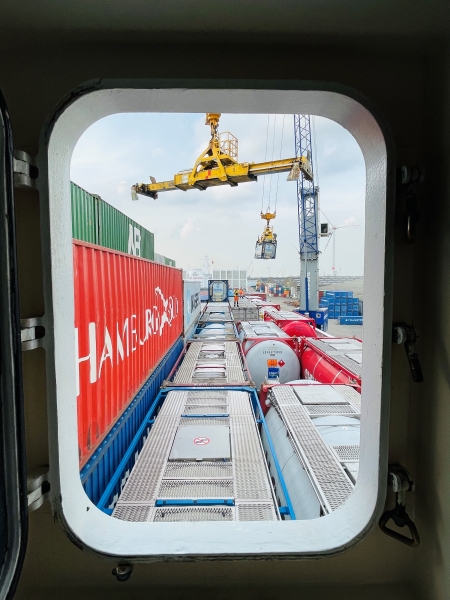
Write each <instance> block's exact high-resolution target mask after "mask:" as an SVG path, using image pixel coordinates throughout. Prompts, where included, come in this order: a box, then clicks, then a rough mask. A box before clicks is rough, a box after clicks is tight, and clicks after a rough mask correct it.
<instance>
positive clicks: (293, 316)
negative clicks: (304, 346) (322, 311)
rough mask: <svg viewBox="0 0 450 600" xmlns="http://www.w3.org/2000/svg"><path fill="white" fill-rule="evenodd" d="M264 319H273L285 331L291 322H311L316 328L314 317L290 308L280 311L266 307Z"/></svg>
mask: <svg viewBox="0 0 450 600" xmlns="http://www.w3.org/2000/svg"><path fill="white" fill-rule="evenodd" d="M264 321H272V322H273V323H275V324H276V325H278V327H281V329H283V331H284V330H285V329H284V328H285V326H286V325H288V324H289V323H309V324H310V325H311V327H312V328H313V329H315V328H316V322H315V321H314V319H313V318H312V317H305V316H304V315H301V314H299V313H296V312H293V311H290V310H280V311H278V310H273V309H270V308H269V309H265V311H264ZM293 335H295V334H293Z"/></svg>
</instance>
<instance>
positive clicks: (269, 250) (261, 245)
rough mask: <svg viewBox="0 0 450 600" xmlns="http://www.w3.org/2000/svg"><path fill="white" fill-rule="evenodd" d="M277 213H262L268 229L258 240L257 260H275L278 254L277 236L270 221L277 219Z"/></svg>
mask: <svg viewBox="0 0 450 600" xmlns="http://www.w3.org/2000/svg"><path fill="white" fill-rule="evenodd" d="M275 217H276V213H269V212H267V213H261V219H265V221H266V227H265V228H264V231H263V233H262V235H261V237H260V238H258V239H257V240H256V246H255V258H257V259H263V260H273V259H274V258H275V257H276V254H277V234H276V233H273V227H272V226H271V225H270V221H271V220H272V219H275Z"/></svg>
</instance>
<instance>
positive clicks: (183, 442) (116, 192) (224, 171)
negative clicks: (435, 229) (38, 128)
mask: <svg viewBox="0 0 450 600" xmlns="http://www.w3.org/2000/svg"><path fill="white" fill-rule="evenodd" d="M280 106H282V107H283V114H280ZM212 110H215V111H216V112H215V113H212V112H210V111H212ZM205 113H206V115H207V116H206V122H207V125H208V128H207V129H205V130H204V132H203V133H204V142H205V143H204V144H203V145H204V146H206V147H207V150H206V151H204V152H203V153H202V154H200V156H197V155H198V151H197V150H196V148H197V145H198V144H200V138H199V135H200V134H199V131H200V129H199V127H200V125H201V124H202V123H201V121H202V120H204V114H205ZM110 115H113V116H110ZM308 115H315V117H312V118H311V117H309V116H308ZM222 122H223V123H224V127H225V126H226V127H227V128H228V125H229V126H230V127H229V128H230V130H232V131H231V133H229V132H226V135H225V136H224V135H223V134H222V132H221V131H219V123H222ZM143 123H146V125H147V126H148V129H149V130H150V131H152V134H151V135H150V137H149V136H147V135H146V136H145V139H146V142H148V140H150V146H147V148H148V153H149V157H153V162H152V167H153V168H156V170H158V172H156V171H154V172H152V175H151V178H150V180H149V181H147V182H144V183H141V182H142V181H145V175H146V174H147V170H146V169H147V162H148V161H147V158H148V157H145V159H144V160H143V158H142V152H143V151H142V150H137V151H136V147H139V139H138V138H139V135H141V133H139V132H141V131H142V130H144V127H143ZM109 124H112V125H109ZM150 124H151V125H152V126H151V127H150V126H149V125H150ZM180 124H181V125H182V127H181V131H182V132H183V133H181V134H180V133H178V134H177V137H176V138H175V136H174V132H175V131H180ZM233 124H234V126H235V127H236V128H238V129H239V128H240V132H239V131H236V129H235V127H234V126H233V127H232V125H233ZM91 126H93V129H92V130H93V131H94V128H97V130H96V134H95V135H94V136H93V137H91V138H89V129H88V128H89V127H91ZM165 126H167V130H165V129H164V127H165ZM158 127H159V129H158ZM114 131H115V132H116V134H115V135H116V137H114V135H113V134H114ZM85 132H86V133H85ZM120 132H122V133H120ZM164 132H166V133H164ZM305 132H306V133H305ZM99 133H100V134H99ZM239 133H240V134H239ZM80 136H81V137H80ZM158 136H159V137H158ZM171 136H172V137H171ZM308 136H309V137H308ZM197 138H198V139H197ZM46 139H48V140H49V141H48V145H47V146H46V148H45V155H46V159H47V162H46V166H47V169H48V189H46V190H41V191H43V192H44V193H48V198H49V213H48V219H47V221H46V223H45V224H44V229H46V234H45V236H44V248H45V251H46V259H47V265H48V270H49V276H50V278H51V282H52V285H51V287H49V288H48V289H49V291H48V292H47V298H46V303H47V315H51V319H52V320H53V325H54V327H53V332H54V335H53V338H52V339H51V341H50V343H49V348H48V351H49V354H50V357H51V359H52V360H49V361H48V362H49V369H50V373H49V374H50V377H49V378H48V380H49V381H50V382H53V383H52V384H50V386H49V394H50V406H51V407H52V408H53V413H52V416H51V431H50V434H51V436H52V441H53V443H52V452H53V456H52V464H53V465H55V467H54V469H53V473H52V502H53V506H54V509H55V510H56V511H57V512H59V513H61V515H62V522H64V526H65V527H67V528H68V529H69V530H70V531H71V535H73V536H75V537H76V538H77V539H79V540H80V543H81V544H84V545H86V546H89V547H90V548H91V549H94V550H96V551H98V552H100V553H102V554H111V548H112V547H113V548H114V554H117V555H120V556H121V557H127V556H130V557H131V556H134V557H136V556H139V557H140V558H145V557H149V558H154V557H157V556H163V555H164V556H171V555H172V556H175V555H178V556H179V555H186V556H188V555H189V556H199V557H201V556H242V555H255V556H263V555H270V556H274V555H283V554H289V555H298V556H301V555H308V556H311V554H315V555H317V556H320V555H327V554H330V553H334V552H337V551H339V550H340V549H343V548H345V547H348V545H349V544H351V543H354V542H355V541H356V540H358V539H360V538H361V537H362V536H363V535H364V534H365V533H366V532H367V531H368V530H369V528H370V527H371V526H372V525H373V523H374V522H375V519H376V517H377V515H378V512H379V511H380V510H381V507H382V506H383V502H384V494H385V479H386V472H385V457H386V454H387V448H386V436H387V422H386V419H387V410H386V407H387V405H388V400H389V399H388V391H387V390H388V377H389V375H388V369H387V365H388V364H389V357H390V339H389V338H390V336H387V337H386V338H385V336H384V331H387V330H388V328H387V324H389V323H390V297H391V280H390V273H391V270H392V269H391V267H392V252H391V251H390V248H391V244H392V236H391V220H392V206H393V203H392V199H391V198H390V196H389V195H390V193H391V192H392V190H390V189H389V186H388V183H389V181H390V180H391V179H390V177H391V170H392V165H391V164H390V160H391V159H390V156H389V154H388V148H389V147H388V142H389V139H388V138H387V137H386V133H385V128H384V125H383V123H382V121H381V120H380V119H379V118H376V117H375V116H374V114H373V113H372V112H371V111H369V110H368V109H367V108H366V107H365V106H364V105H363V104H362V103H360V102H358V101H357V100H355V99H352V98H351V97H350V96H344V95H342V94H338V93H336V92H333V91H331V90H330V91H315V90H308V91H302V90H271V89H266V90H251V89H245V90H243V89H234V90H233V89H223V90H209V89H192V90H186V89H184V90H181V89H137V88H136V89H129V88H123V89H122V88H114V89H96V90H92V91H90V93H88V94H87V93H86V94H84V95H82V96H81V97H78V99H77V100H75V101H71V102H70V103H69V104H67V105H65V106H64V107H63V108H62V109H61V110H60V111H59V112H58V115H57V116H55V118H54V121H53V123H52V128H51V130H50V131H49V135H48V136H46ZM102 140H103V146H102V145H101V141H102ZM230 140H231V141H230ZM78 141H79V143H78V146H77V142H78ZM131 141H133V143H134V146H132V145H130V143H129V142H131ZM193 141H195V145H194V146H193V145H192V142H193ZM269 142H270V143H269ZM208 143H209V145H208ZM95 144H97V145H95ZM200 145H201V144H200ZM119 146H120V147H121V150H120V153H118V152H117V151H116V150H115V149H116V148H118V147H119ZM108 147H109V149H108ZM199 147H200V146H199ZM176 148H178V150H179V152H180V156H181V154H182V155H183V156H182V163H180V164H179V165H178V167H173V163H174V156H175V157H177V153H176ZM111 149H112V150H111ZM133 152H134V153H135V154H136V152H137V156H136V155H135V154H133ZM98 156H101V157H102V159H101V162H102V164H100V163H99V162H98V159H97V158H96V157H98ZM189 156H191V159H190V160H191V168H190V169H185V168H184V167H185V166H186V164H185V162H184V161H186V160H189ZM89 157H91V158H89ZM333 157H334V158H333ZM337 157H339V160H337ZM345 159H347V163H346V160H345ZM180 160H181V158H180ZM333 160H334V163H333ZM240 161H245V162H240ZM97 163H98V164H97ZM167 164H169V172H168V171H167ZM323 165H325V166H324V167H323V168H322V166H323ZM327 165H331V166H329V167H328V166H327ZM333 165H334V166H333ZM319 167H320V169H321V170H320V180H319ZM333 168H334V171H333ZM163 169H165V170H164V172H163ZM170 169H172V171H174V172H173V173H172V172H171V171H170ZM121 171H122V173H123V175H122V173H121ZM69 172H70V175H69ZM139 173H141V176H139ZM131 177H132V178H133V179H132V180H131ZM170 177H171V179H169V178H170ZM71 180H72V181H71ZM136 180H137V182H136ZM349 181H350V182H351V185H349V184H348V182H349ZM99 188H101V189H99ZM88 189H89V191H86V190H88ZM168 191H171V194H168V193H167V192H168ZM181 191H183V194H181ZM184 192H186V193H184ZM131 195H132V197H133V200H136V199H137V198H139V199H140V202H139V203H135V202H132V200H131ZM205 198H206V202H205ZM154 200H157V203H156V204H155V203H154ZM224 206H225V207H226V208H225V209H224ZM148 207H155V208H153V209H152V210H153V216H152V218H149V214H150V213H149V211H148ZM195 215H199V216H198V217H196V216H195ZM261 217H263V219H261ZM168 223H171V227H172V230H171V229H170V227H168ZM152 227H153V228H154V229H155V231H154V233H152V232H151V231H150V230H152ZM253 230H254V232H255V234H256V248H257V249H258V248H259V249H260V250H258V251H255V237H254V234H253V233H252V234H251V235H252V237H250V235H249V232H250V231H252V232H253ZM152 231H153V230H152ZM165 231H166V235H165ZM261 231H262V232H263V233H262V234H261ZM171 236H172V237H171ZM200 238H201V239H202V240H203V242H204V244H206V245H208V246H209V247H208V248H206V249H205V253H206V251H207V252H208V255H213V254H219V256H218V257H217V259H216V257H215V256H214V261H215V260H217V262H219V260H220V264H224V266H225V268H226V267H227V262H228V265H229V268H228V270H223V271H213V270H212V268H211V265H210V264H209V266H208V268H209V269H210V273H213V275H214V273H216V274H217V273H219V274H222V276H223V277H222V278H215V279H214V280H213V281H211V282H210V283H209V287H208V295H209V303H208V304H207V305H206V308H205V305H202V306H200V305H201V303H200V298H201V294H200V285H201V284H200V280H201V279H202V276H201V274H200V275H199V274H198V273H197V275H198V277H197V279H198V290H197V289H195V290H194V287H192V286H193V283H192V282H191V283H190V287H189V286H184V284H183V280H182V270H181V269H184V270H185V271H186V272H189V271H192V269H191V268H190V267H189V264H188V262H191V261H192V263H193V264H194V261H195V255H194V250H193V249H192V248H194V247H195V244H197V243H198V240H199V239H200ZM160 244H161V246H162V244H164V247H165V248H170V256H171V257H172V258H170V259H169V258H167V257H166V256H164V255H163V254H161V253H159V252H158V250H159V249H160V247H161V246H160ZM293 246H294V247H295V250H294V248H293ZM261 248H262V249H264V250H261ZM270 248H272V249H273V248H275V249H276V254H275V252H270V251H269V250H270ZM202 251H203V249H202ZM167 253H169V252H167ZM247 259H248V260H247ZM269 259H270V260H269ZM264 260H266V261H267V262H264ZM363 260H364V265H363ZM174 261H175V262H174ZM277 261H278V262H277ZM197 262H198V259H197ZM252 263H253V267H252V266H251V265H252ZM255 263H256V264H257V267H255V266H254V265H255ZM247 264H249V266H248V267H246V270H245V271H244V270H240V269H241V268H242V267H243V266H246V265H247ZM175 265H176V266H175ZM277 265H279V266H278V268H277ZM174 266H175V268H174ZM256 269H259V271H258V272H257V271H256ZM288 270H290V271H292V272H293V273H294V275H293V276H291V277H289V276H290V275H292V273H287V271H288ZM200 271H201V270H199V272H200ZM346 271H348V272H346ZM363 274H365V275H366V279H365V281H364V284H363V281H362V275H363ZM250 275H251V281H252V287H251V290H250V289H248V290H246V292H247V293H249V292H253V293H254V294H259V295H260V296H263V297H264V302H267V301H270V302H272V303H274V304H277V302H278V304H279V306H278V304H277V306H278V308H277V309H276V310H273V309H270V308H269V310H267V309H266V307H264V306H262V305H261V303H262V302H263V299H262V298H260V299H259V300H258V302H259V303H258V302H257V301H254V302H252V299H251V298H242V294H239V293H237V292H235V288H239V289H241V288H244V289H245V288H246V287H247V283H248V284H249V285H250ZM209 277H210V275H209ZM246 277H248V279H247V280H246V279H245V278H246ZM236 281H238V284H236ZM346 283H347V285H346ZM358 286H359V287H358ZM363 294H364V296H363ZM233 296H234V298H233ZM363 300H364V302H363ZM287 301H289V302H291V305H287V304H285V303H284V302H287ZM362 305H364V315H363V316H362V315H361V313H362ZM291 307H292V309H293V310H286V309H289V308H291ZM186 311H187V312H189V314H195V315H196V318H197V317H198V315H200V313H201V316H200V320H199V321H198V323H197V325H196V327H194V328H192V323H191V322H190V321H189V322H190V335H191V337H190V338H189V339H184V333H185V332H184V323H185V322H186ZM183 314H184V315H185V316H184V319H183ZM260 319H261V320H265V321H267V322H269V321H270V327H267V328H266V329H267V331H268V332H269V333H268V334H267V335H264V336H262V335H261V334H260V333H258V332H256V329H258V327H257V325H255V324H253V325H251V324H250V325H248V326H247V325H245V324H244V325H239V326H237V324H238V323H239V322H241V321H243V322H250V323H252V322H253V321H258V320H260ZM362 321H364V325H362ZM362 327H364V329H362ZM258 331H259V329H258ZM272 331H274V332H275V333H273V335H272ZM192 332H193V333H192ZM252 332H253V333H252ZM255 332H256V333H255ZM366 341H367V342H369V343H366V344H365V343H364V342H366ZM363 346H364V350H362V348H363ZM363 357H364V358H363ZM360 436H361V443H360ZM360 448H361V451H360ZM56 465H57V466H56ZM193 526H194V527H193ZM193 531H195V535H194V536H193V535H192V532H193ZM112 540H114V543H113V544H112ZM180 548H182V550H180Z"/></svg>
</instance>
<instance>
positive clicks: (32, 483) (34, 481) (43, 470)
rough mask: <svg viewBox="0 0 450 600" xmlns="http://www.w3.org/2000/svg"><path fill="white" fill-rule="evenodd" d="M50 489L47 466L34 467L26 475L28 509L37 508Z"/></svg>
mask: <svg viewBox="0 0 450 600" xmlns="http://www.w3.org/2000/svg"><path fill="white" fill-rule="evenodd" d="M49 491H50V483H49V482H48V466H47V467H40V468H38V469H34V470H33V471H32V472H31V473H29V475H28V477H27V494H28V511H29V512H31V511H33V510H37V509H38V508H39V507H40V506H42V504H43V502H44V500H46V499H47V497H48V493H49Z"/></svg>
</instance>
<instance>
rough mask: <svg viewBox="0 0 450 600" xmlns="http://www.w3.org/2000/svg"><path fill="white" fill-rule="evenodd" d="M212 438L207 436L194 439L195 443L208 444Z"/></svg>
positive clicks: (198, 444)
mask: <svg viewBox="0 0 450 600" xmlns="http://www.w3.org/2000/svg"><path fill="white" fill-rule="evenodd" d="M210 441H211V440H210V439H209V438H207V437H196V438H195V440H194V444H195V445H196V446H206V444H209V442H210Z"/></svg>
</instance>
